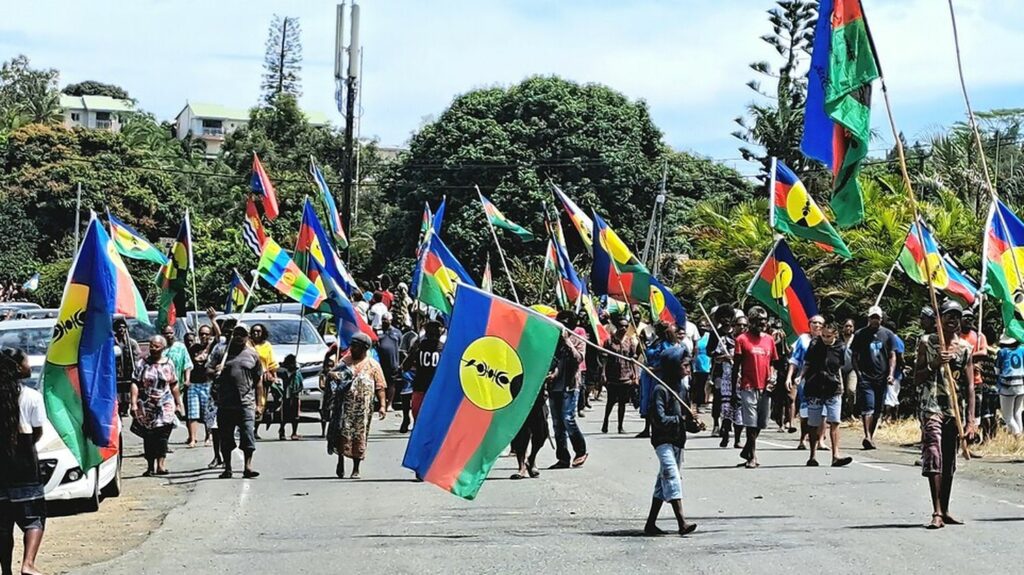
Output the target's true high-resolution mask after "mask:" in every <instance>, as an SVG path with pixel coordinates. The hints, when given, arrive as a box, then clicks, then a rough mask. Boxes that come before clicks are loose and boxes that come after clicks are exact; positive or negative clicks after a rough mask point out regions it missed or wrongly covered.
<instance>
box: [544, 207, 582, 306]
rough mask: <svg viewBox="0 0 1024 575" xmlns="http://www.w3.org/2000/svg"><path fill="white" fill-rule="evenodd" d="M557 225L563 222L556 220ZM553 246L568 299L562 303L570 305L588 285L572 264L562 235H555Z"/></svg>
mask: <svg viewBox="0 0 1024 575" xmlns="http://www.w3.org/2000/svg"><path fill="white" fill-rule="evenodd" d="M555 225H557V226H559V227H561V224H559V223H558V222H555ZM552 246H553V247H554V250H555V265H556V267H557V269H558V285H559V287H560V288H561V293H562V294H563V295H564V297H565V299H566V301H565V302H564V303H562V307H563V308H564V307H568V304H570V303H572V302H575V301H577V300H579V298H580V296H581V295H583V294H584V293H585V292H586V291H587V290H586V286H584V285H583V280H581V279H580V276H579V274H577V273H576V269H575V268H573V266H572V260H570V259H569V250H568V248H566V247H565V244H564V243H562V242H561V241H560V235H557V234H556V235H555V237H554V239H553V241H552Z"/></svg>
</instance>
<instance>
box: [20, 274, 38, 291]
mask: <svg viewBox="0 0 1024 575" xmlns="http://www.w3.org/2000/svg"><path fill="white" fill-rule="evenodd" d="M21 289H23V290H25V291H36V290H37V289H39V272H36V273H34V274H32V277H30V278H28V281H27V282H25V283H23V284H21Z"/></svg>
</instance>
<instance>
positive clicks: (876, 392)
mask: <svg viewBox="0 0 1024 575" xmlns="http://www.w3.org/2000/svg"><path fill="white" fill-rule="evenodd" d="M896 348H897V343H896V334H894V333H893V332H891V331H889V330H888V329H886V328H884V327H882V308H880V307H878V306H877V305H876V306H871V308H870V309H868V325H866V326H865V327H862V328H860V329H859V330H857V333H855V334H853V341H852V342H851V343H850V352H851V355H852V359H853V369H854V370H856V372H857V403H858V405H860V415H861V419H862V420H863V422H864V441H863V442H861V445H862V446H863V447H864V449H875V428H876V427H878V420H879V419H880V418H881V417H882V409H883V407H884V402H885V390H886V387H887V386H889V385H892V384H893V382H894V381H895V380H894V377H893V376H894V372H895V369H896Z"/></svg>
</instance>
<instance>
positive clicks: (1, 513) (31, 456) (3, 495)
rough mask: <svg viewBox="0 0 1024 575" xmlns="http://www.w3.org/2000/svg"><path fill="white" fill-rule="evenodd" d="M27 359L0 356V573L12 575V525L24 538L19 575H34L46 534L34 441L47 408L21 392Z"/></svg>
mask: <svg viewBox="0 0 1024 575" xmlns="http://www.w3.org/2000/svg"><path fill="white" fill-rule="evenodd" d="M30 375H31V370H30V369H29V366H28V357H26V356H25V354H24V353H22V352H21V351H19V350H14V349H10V348H5V349H3V350H2V351H0V568H2V570H3V573H4V575H7V574H9V573H12V571H11V564H12V563H13V560H14V558H13V554H14V525H15V524H17V525H18V527H19V528H20V529H21V531H22V532H23V533H24V545H23V547H24V553H23V554H22V558H21V571H20V572H21V573H23V574H31V575H36V574H38V573H39V571H38V570H37V569H36V554H38V553H39V544H40V543H41V542H42V540H43V531H44V530H45V529H46V500H45V499H44V498H43V484H42V479H41V477H40V476H39V457H38V454H37V452H36V442H38V441H39V439H40V438H41V437H42V436H43V420H45V419H46V407H45V406H44V405H43V396H42V394H40V393H39V392H38V391H36V390H34V389H32V388H29V387H24V386H22V385H21V380H23V379H25V378H26V377H29V376H30Z"/></svg>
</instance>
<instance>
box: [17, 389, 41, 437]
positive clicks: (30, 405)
mask: <svg viewBox="0 0 1024 575" xmlns="http://www.w3.org/2000/svg"><path fill="white" fill-rule="evenodd" d="M18 408H19V411H20V412H21V424H20V425H19V427H18V431H19V432H20V433H24V434H31V433H32V429H33V428H35V427H42V426H43V422H44V421H46V405H44V404H43V394H41V393H39V392H38V391H36V390H34V389H32V388H31V387H25V386H22V387H21V397H20V398H19V401H18Z"/></svg>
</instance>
